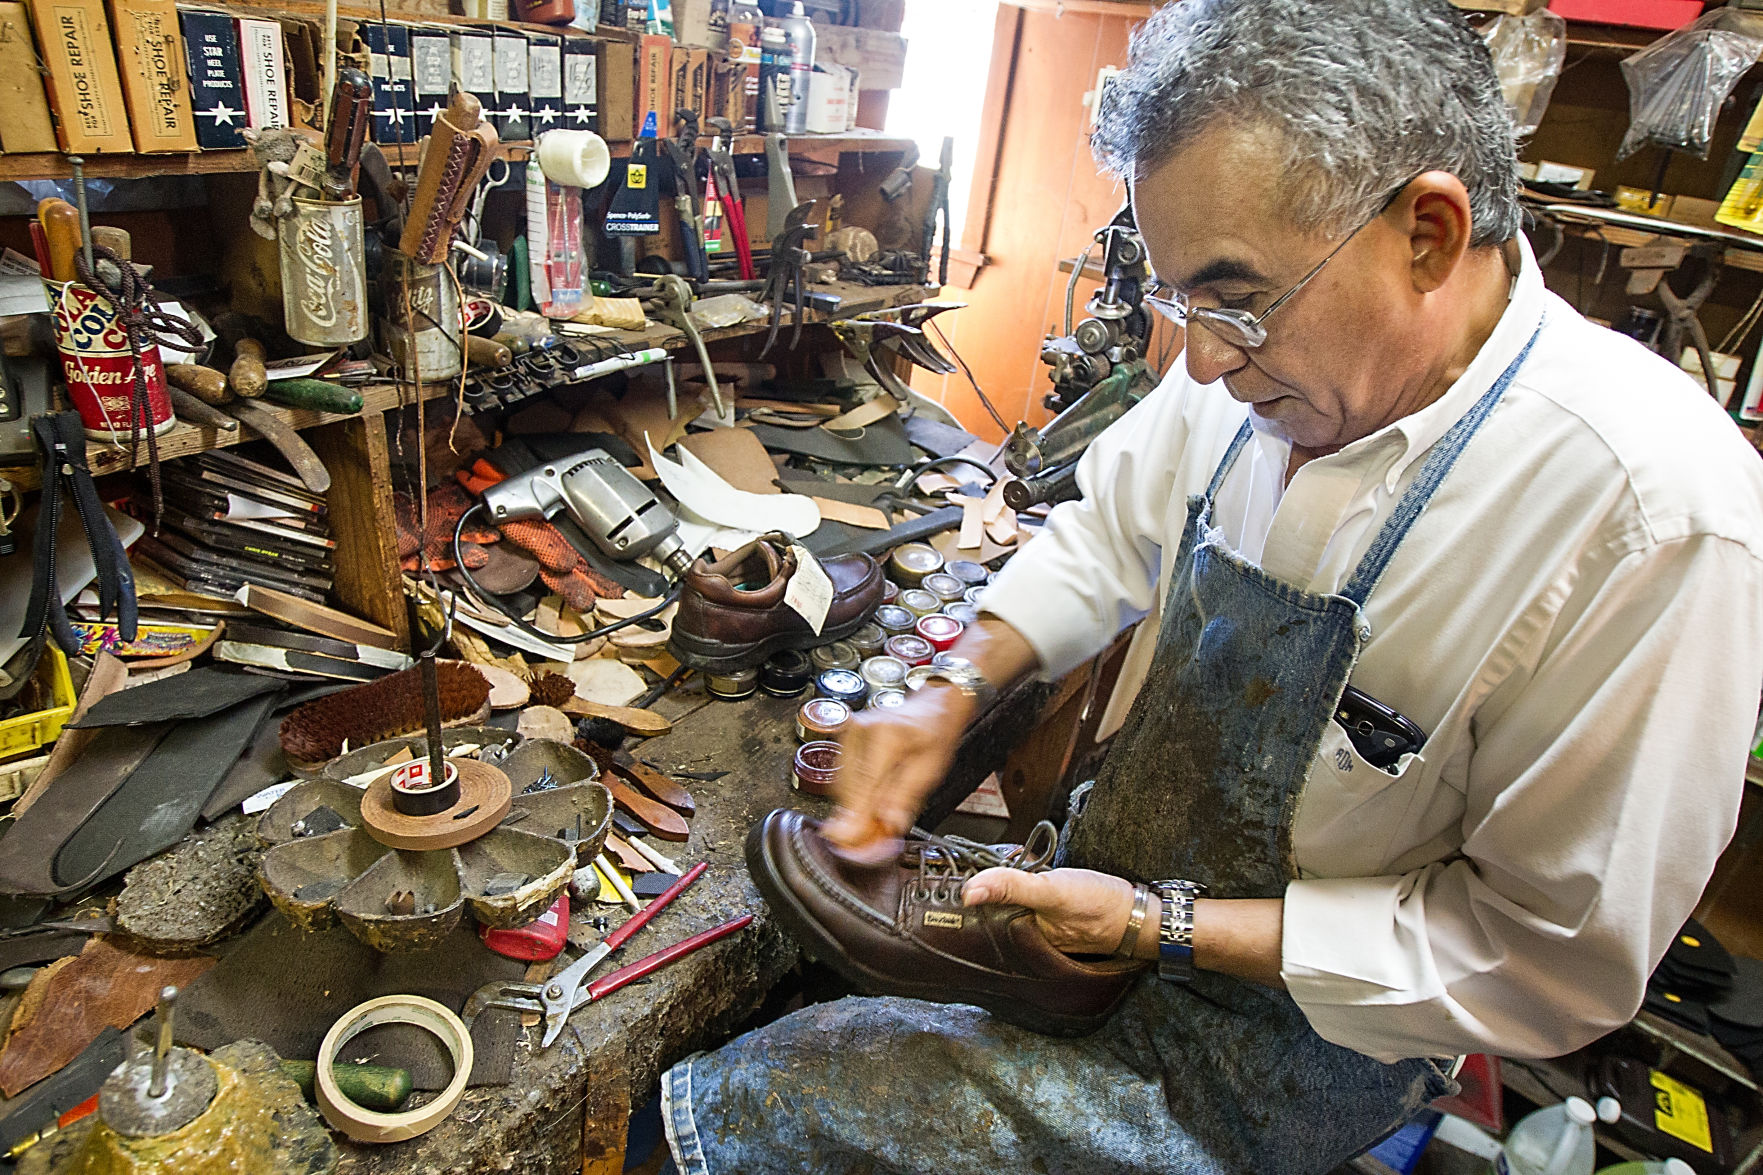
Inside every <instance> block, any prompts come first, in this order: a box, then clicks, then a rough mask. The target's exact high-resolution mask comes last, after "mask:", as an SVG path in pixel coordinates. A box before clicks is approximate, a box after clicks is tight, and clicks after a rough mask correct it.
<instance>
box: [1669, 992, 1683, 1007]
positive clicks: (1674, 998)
mask: <svg viewBox="0 0 1763 1175" xmlns="http://www.w3.org/2000/svg"><path fill="white" fill-rule="evenodd" d="M1665 1000H1666V1002H1667V1003H1672V1004H1681V1003H1683V997H1682V996H1680V995H1678V994H1677V993H1676V992H1674V991H1668V992H1666V993H1665Z"/></svg>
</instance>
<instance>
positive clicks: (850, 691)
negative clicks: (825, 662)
mask: <svg viewBox="0 0 1763 1175" xmlns="http://www.w3.org/2000/svg"><path fill="white" fill-rule="evenodd" d="M814 687H815V689H816V690H817V691H818V692H819V693H820V696H821V697H823V698H832V699H833V700H834V701H838V702H843V703H845V705H847V706H849V707H851V709H853V710H860V709H862V708H863V700H864V699H865V698H867V697H868V696H869V687H868V686H866V685H864V684H863V678H861V677H859V676H858V675H857V673H856V671H854V670H851V669H828V670H827V671H826V672H824V673H822V674H821V675H820V676H819V677H818V678H816V679H815V681H814Z"/></svg>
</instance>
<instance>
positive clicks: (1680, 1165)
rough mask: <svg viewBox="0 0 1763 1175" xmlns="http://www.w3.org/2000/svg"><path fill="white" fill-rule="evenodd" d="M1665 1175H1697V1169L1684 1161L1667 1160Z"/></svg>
mask: <svg viewBox="0 0 1763 1175" xmlns="http://www.w3.org/2000/svg"><path fill="white" fill-rule="evenodd" d="M1665 1175H1696V1169H1695V1168H1694V1167H1692V1166H1690V1165H1689V1164H1688V1163H1686V1162H1684V1161H1683V1160H1682V1159H1666V1160H1665Z"/></svg>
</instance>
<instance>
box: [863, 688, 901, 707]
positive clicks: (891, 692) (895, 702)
mask: <svg viewBox="0 0 1763 1175" xmlns="http://www.w3.org/2000/svg"><path fill="white" fill-rule="evenodd" d="M905 704H906V694H905V693H904V691H901V690H897V689H884V690H877V691H876V692H875V693H873V694H870V695H869V708H870V709H871V710H892V709H893V708H894V707H895V706H904V705H905Z"/></svg>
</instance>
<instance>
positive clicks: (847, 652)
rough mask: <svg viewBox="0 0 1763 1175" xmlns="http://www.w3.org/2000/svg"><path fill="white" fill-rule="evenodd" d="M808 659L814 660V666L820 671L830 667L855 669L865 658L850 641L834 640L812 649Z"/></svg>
mask: <svg viewBox="0 0 1763 1175" xmlns="http://www.w3.org/2000/svg"><path fill="white" fill-rule="evenodd" d="M808 659H809V660H810V661H812V662H814V668H815V670H816V671H818V672H825V671H826V670H828V669H855V668H857V666H858V665H859V664H860V663H861V662H862V660H863V658H862V657H860V656H858V654H857V650H856V648H855V647H853V646H852V644H851V642H850V641H834V642H833V643H832V644H830V645H821V646H820V647H819V648H818V649H810V650H809V652H808Z"/></svg>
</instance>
